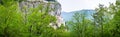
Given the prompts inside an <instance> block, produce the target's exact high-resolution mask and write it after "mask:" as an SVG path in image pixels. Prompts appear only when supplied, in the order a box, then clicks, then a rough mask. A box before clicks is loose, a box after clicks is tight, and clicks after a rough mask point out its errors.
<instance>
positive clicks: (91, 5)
mask: <svg viewBox="0 0 120 37" xmlns="http://www.w3.org/2000/svg"><path fill="white" fill-rule="evenodd" d="M57 1H58V2H59V3H60V4H61V5H62V11H65V12H71V11H77V10H82V9H95V8H97V7H98V5H99V4H104V5H105V6H109V3H115V1H116V0H57Z"/></svg>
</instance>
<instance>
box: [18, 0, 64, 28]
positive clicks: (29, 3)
mask: <svg viewBox="0 0 120 37" xmlns="http://www.w3.org/2000/svg"><path fill="white" fill-rule="evenodd" d="M39 5H42V7H43V9H42V10H40V11H43V10H44V9H46V8H47V7H49V9H48V13H49V14H50V15H52V16H55V17H56V18H57V21H56V23H53V22H51V23H50V26H52V27H53V28H55V29H56V28H58V27H60V26H61V25H62V24H63V25H64V26H65V23H64V21H63V19H62V17H61V4H60V3H58V2H57V1H55V0H26V1H22V2H20V3H19V7H20V9H21V10H22V11H23V12H24V13H25V14H27V13H28V9H30V8H35V7H37V6H39ZM24 7H26V8H27V9H24Z"/></svg>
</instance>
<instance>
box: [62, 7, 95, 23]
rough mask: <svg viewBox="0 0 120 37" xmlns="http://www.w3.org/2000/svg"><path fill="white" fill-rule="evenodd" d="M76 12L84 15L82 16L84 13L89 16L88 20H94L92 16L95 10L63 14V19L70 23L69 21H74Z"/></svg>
mask: <svg viewBox="0 0 120 37" xmlns="http://www.w3.org/2000/svg"><path fill="white" fill-rule="evenodd" d="M76 12H78V13H82V14H83V13H84V14H86V15H87V16H86V17H87V18H88V19H93V17H92V16H91V15H93V13H95V10H92V9H84V10H78V11H72V12H62V13H61V17H63V19H64V20H65V21H69V20H71V19H72V17H73V15H74V13H76Z"/></svg>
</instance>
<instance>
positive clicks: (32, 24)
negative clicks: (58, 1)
mask: <svg viewBox="0 0 120 37" xmlns="http://www.w3.org/2000/svg"><path fill="white" fill-rule="evenodd" d="M24 9H26V8H24ZM42 9H43V8H42V5H40V6H39V7H37V8H30V9H29V10H28V13H27V14H26V13H24V12H22V11H20V9H19V6H18V1H14V0H10V1H6V0H4V1H3V0H2V1H1V0H0V37H120V1H119V0H117V1H116V3H115V4H110V6H109V7H105V6H103V5H101V4H100V5H99V8H96V12H95V13H94V14H93V15H91V16H93V20H89V19H88V18H86V16H87V15H86V14H85V13H83V14H82V13H75V14H74V16H73V19H72V20H70V21H68V22H67V23H66V27H64V26H63V25H62V26H61V27H59V28H58V29H54V28H52V27H50V26H49V23H51V22H56V18H55V16H51V15H50V14H48V13H47V12H48V10H49V7H47V8H46V9H45V10H42ZM39 10H41V11H39ZM65 29H67V31H65Z"/></svg>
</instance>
